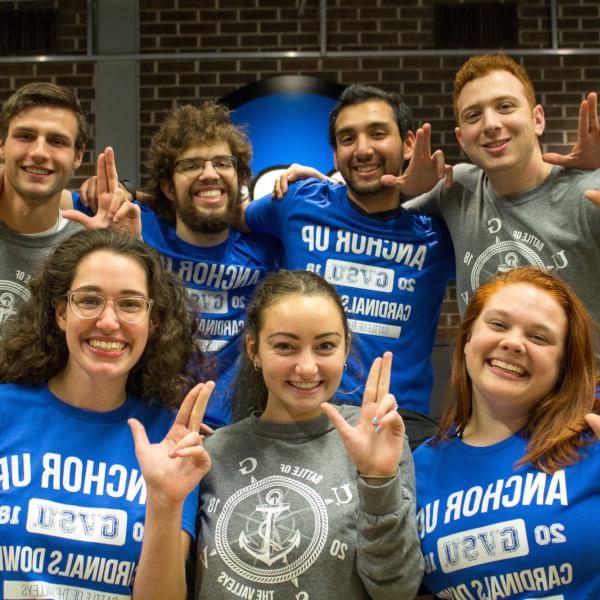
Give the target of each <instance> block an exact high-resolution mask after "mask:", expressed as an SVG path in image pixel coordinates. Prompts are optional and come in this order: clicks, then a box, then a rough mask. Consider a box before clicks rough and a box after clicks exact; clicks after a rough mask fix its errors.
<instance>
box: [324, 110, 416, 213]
mask: <svg viewBox="0 0 600 600" xmlns="http://www.w3.org/2000/svg"><path fill="white" fill-rule="evenodd" d="M413 143H414V135H413V133H412V132H409V133H408V134H407V135H406V139H405V140H404V143H403V140H402V138H401V136H400V130H399V129H398V123H397V121H396V117H395V115H394V111H393V109H392V107H391V106H390V105H389V104H388V103H387V102H385V101H384V100H368V101H366V102H361V103H360V104H353V105H350V106H347V107H346V108H344V109H342V110H341V111H340V113H339V115H338V117H337V119H336V122H335V154H334V157H335V164H336V168H337V169H338V170H339V171H340V173H341V174H342V176H343V178H344V180H345V181H346V185H347V186H348V195H349V196H350V197H351V198H352V200H354V201H355V202H357V203H358V204H360V205H361V206H362V205H363V203H365V205H364V206H363V208H366V209H368V208H369V204H371V203H373V202H376V201H377V200H378V199H379V198H380V197H382V198H391V199H394V200H395V203H396V204H397V200H398V194H397V193H396V192H395V190H394V189H393V188H389V187H386V186H384V185H382V184H381V182H380V179H381V176H382V175H394V176H398V175H400V174H401V172H402V163H403V161H404V160H405V159H409V158H410V157H411V155H412V146H413ZM386 208H388V207H386V206H379V207H377V209H378V210H385V209H386ZM389 208H394V206H390V207H389Z"/></svg>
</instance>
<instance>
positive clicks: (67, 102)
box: [0, 81, 88, 152]
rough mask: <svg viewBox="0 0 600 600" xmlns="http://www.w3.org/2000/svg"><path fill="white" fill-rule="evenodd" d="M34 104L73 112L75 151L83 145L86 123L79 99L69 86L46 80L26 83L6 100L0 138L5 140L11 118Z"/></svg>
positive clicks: (85, 140)
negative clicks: (75, 135)
mask: <svg viewBox="0 0 600 600" xmlns="http://www.w3.org/2000/svg"><path fill="white" fill-rule="evenodd" d="M34 106H52V107H56V108H65V109H67V110H70V111H71V112H73V114H74V115H75V119H76V120H77V137H76V138H75V152H79V151H80V150H82V149H83V148H84V147H85V145H86V143H87V127H88V125H87V119H86V116H85V112H84V110H83V108H82V107H81V104H80V103H79V100H78V99H77V97H76V96H75V94H74V93H73V92H72V91H71V90H70V89H69V88H66V87H63V86H62V85H56V84H54V83H49V82H46V81H40V82H35V83H27V84H26V85H24V86H22V87H20V88H19V89H18V90H17V91H16V92H15V93H14V94H12V96H10V98H8V100H6V102H5V103H4V105H3V106H2V113H0V140H2V141H4V140H6V136H7V135H8V128H9V126H10V122H11V120H12V119H14V117H16V116H17V115H19V114H21V113H22V112H23V111H24V110H27V109H28V108H32V107H34Z"/></svg>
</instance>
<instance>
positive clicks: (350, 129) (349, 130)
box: [335, 121, 390, 136]
mask: <svg viewBox="0 0 600 600" xmlns="http://www.w3.org/2000/svg"><path fill="white" fill-rule="evenodd" d="M377 127H385V128H386V129H388V128H389V127H390V123H388V122H387V121H371V122H369V123H367V128H368V129H375V128H377ZM356 130H357V127H356V126H349V127H342V128H341V129H338V130H337V131H336V132H335V135H336V136H338V135H341V134H343V133H352V132H353V131H356Z"/></svg>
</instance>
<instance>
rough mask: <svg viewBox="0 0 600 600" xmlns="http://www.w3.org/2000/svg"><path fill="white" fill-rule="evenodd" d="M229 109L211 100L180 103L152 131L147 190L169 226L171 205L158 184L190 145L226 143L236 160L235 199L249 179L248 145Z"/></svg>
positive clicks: (170, 178) (172, 213)
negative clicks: (233, 120)
mask: <svg viewBox="0 0 600 600" xmlns="http://www.w3.org/2000/svg"><path fill="white" fill-rule="evenodd" d="M229 115H230V113H229V109H228V108H226V107H225V106H222V105H220V104H217V103H216V102H214V101H212V100H207V101H206V102H203V103H202V104H201V105H200V106H191V105H186V106H180V107H178V108H175V109H174V110H172V111H171V113H170V114H169V115H168V116H167V117H166V119H165V120H164V121H163V122H162V123H161V125H160V127H159V129H158V131H157V132H156V133H155V134H154V137H153V138H152V142H151V145H150V151H149V162H148V168H149V172H150V188H151V189H150V193H151V194H152V196H153V200H152V201H151V202H150V206H151V207H152V209H153V210H154V211H155V212H156V213H157V214H158V215H160V216H161V217H162V218H163V219H165V220H166V221H167V222H168V223H170V224H171V225H174V224H175V221H176V219H175V207H174V206H173V203H172V202H171V201H170V200H169V199H168V198H167V197H166V196H165V194H164V193H163V191H162V189H161V187H160V184H161V182H163V181H168V182H169V183H171V182H172V181H173V165H174V164H175V161H176V160H177V159H178V158H179V157H180V156H181V154H182V153H183V152H185V151H186V150H188V149H189V148H191V147H193V146H200V145H204V144H213V143H216V142H227V143H228V144H229V147H230V148H231V153H232V155H233V156H235V157H236V158H237V160H238V167H237V175H238V181H239V192H238V201H239V202H241V190H242V187H243V186H244V185H247V184H248V183H249V181H250V177H251V174H252V171H251V169H250V160H251V159H252V147H251V146H250V142H249V141H248V138H247V137H246V134H245V133H244V132H243V130H242V129H240V128H239V127H237V126H236V125H234V124H233V123H232V122H231V119H230V116H229Z"/></svg>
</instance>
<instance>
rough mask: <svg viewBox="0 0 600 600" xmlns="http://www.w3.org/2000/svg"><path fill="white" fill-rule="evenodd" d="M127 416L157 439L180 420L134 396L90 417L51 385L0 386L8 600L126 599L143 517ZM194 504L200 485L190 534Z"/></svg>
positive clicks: (0, 522)
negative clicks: (26, 599)
mask: <svg viewBox="0 0 600 600" xmlns="http://www.w3.org/2000/svg"><path fill="white" fill-rule="evenodd" d="M130 417H134V418H136V419H138V420H139V421H141V422H142V423H143V425H144V427H145V428H146V432H147V434H148V438H149V439H150V441H151V442H153V443H155V442H159V441H160V440H162V439H163V438H164V436H165V434H166V433H167V431H168V430H169V428H170V426H171V424H172V422H173V418H174V415H173V413H172V411H170V410H168V409H166V408H164V407H159V406H151V407H148V406H147V405H145V404H143V403H142V402H141V401H139V400H138V399H137V398H135V397H131V396H130V397H128V398H127V401H126V402H125V404H123V405H122V406H121V407H119V408H117V409H116V410H113V411H110V412H93V411H89V410H84V409H80V408H76V407H74V406H71V405H69V404H66V403H64V402H62V401H61V400H59V399H58V398H57V397H56V396H54V395H53V394H52V393H51V392H50V390H49V389H48V387H47V386H46V385H43V386H39V387H28V386H24V385H15V384H4V385H0V431H2V434H1V435H0V592H1V594H0V595H1V597H2V598H6V599H9V598H98V599H102V600H108V599H109V598H110V599H111V600H113V599H117V600H124V599H125V598H130V595H131V585H132V580H133V577H134V575H135V570H136V567H137V563H138V560H139V557H140V551H141V547H142V539H143V534H144V519H145V513H146V484H145V482H144V480H143V478H142V475H141V470H140V468H139V465H138V462H137V459H136V457H135V451H134V444H133V437H132V435H131V431H130V429H129V426H128V425H127V419H128V418H130ZM197 503H198V488H196V490H195V491H194V492H193V493H192V494H190V495H189V496H188V498H187V500H186V502H185V505H184V511H183V522H182V529H184V530H185V531H187V532H188V533H189V534H190V535H191V536H193V535H194V524H195V514H196V507H197Z"/></svg>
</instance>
